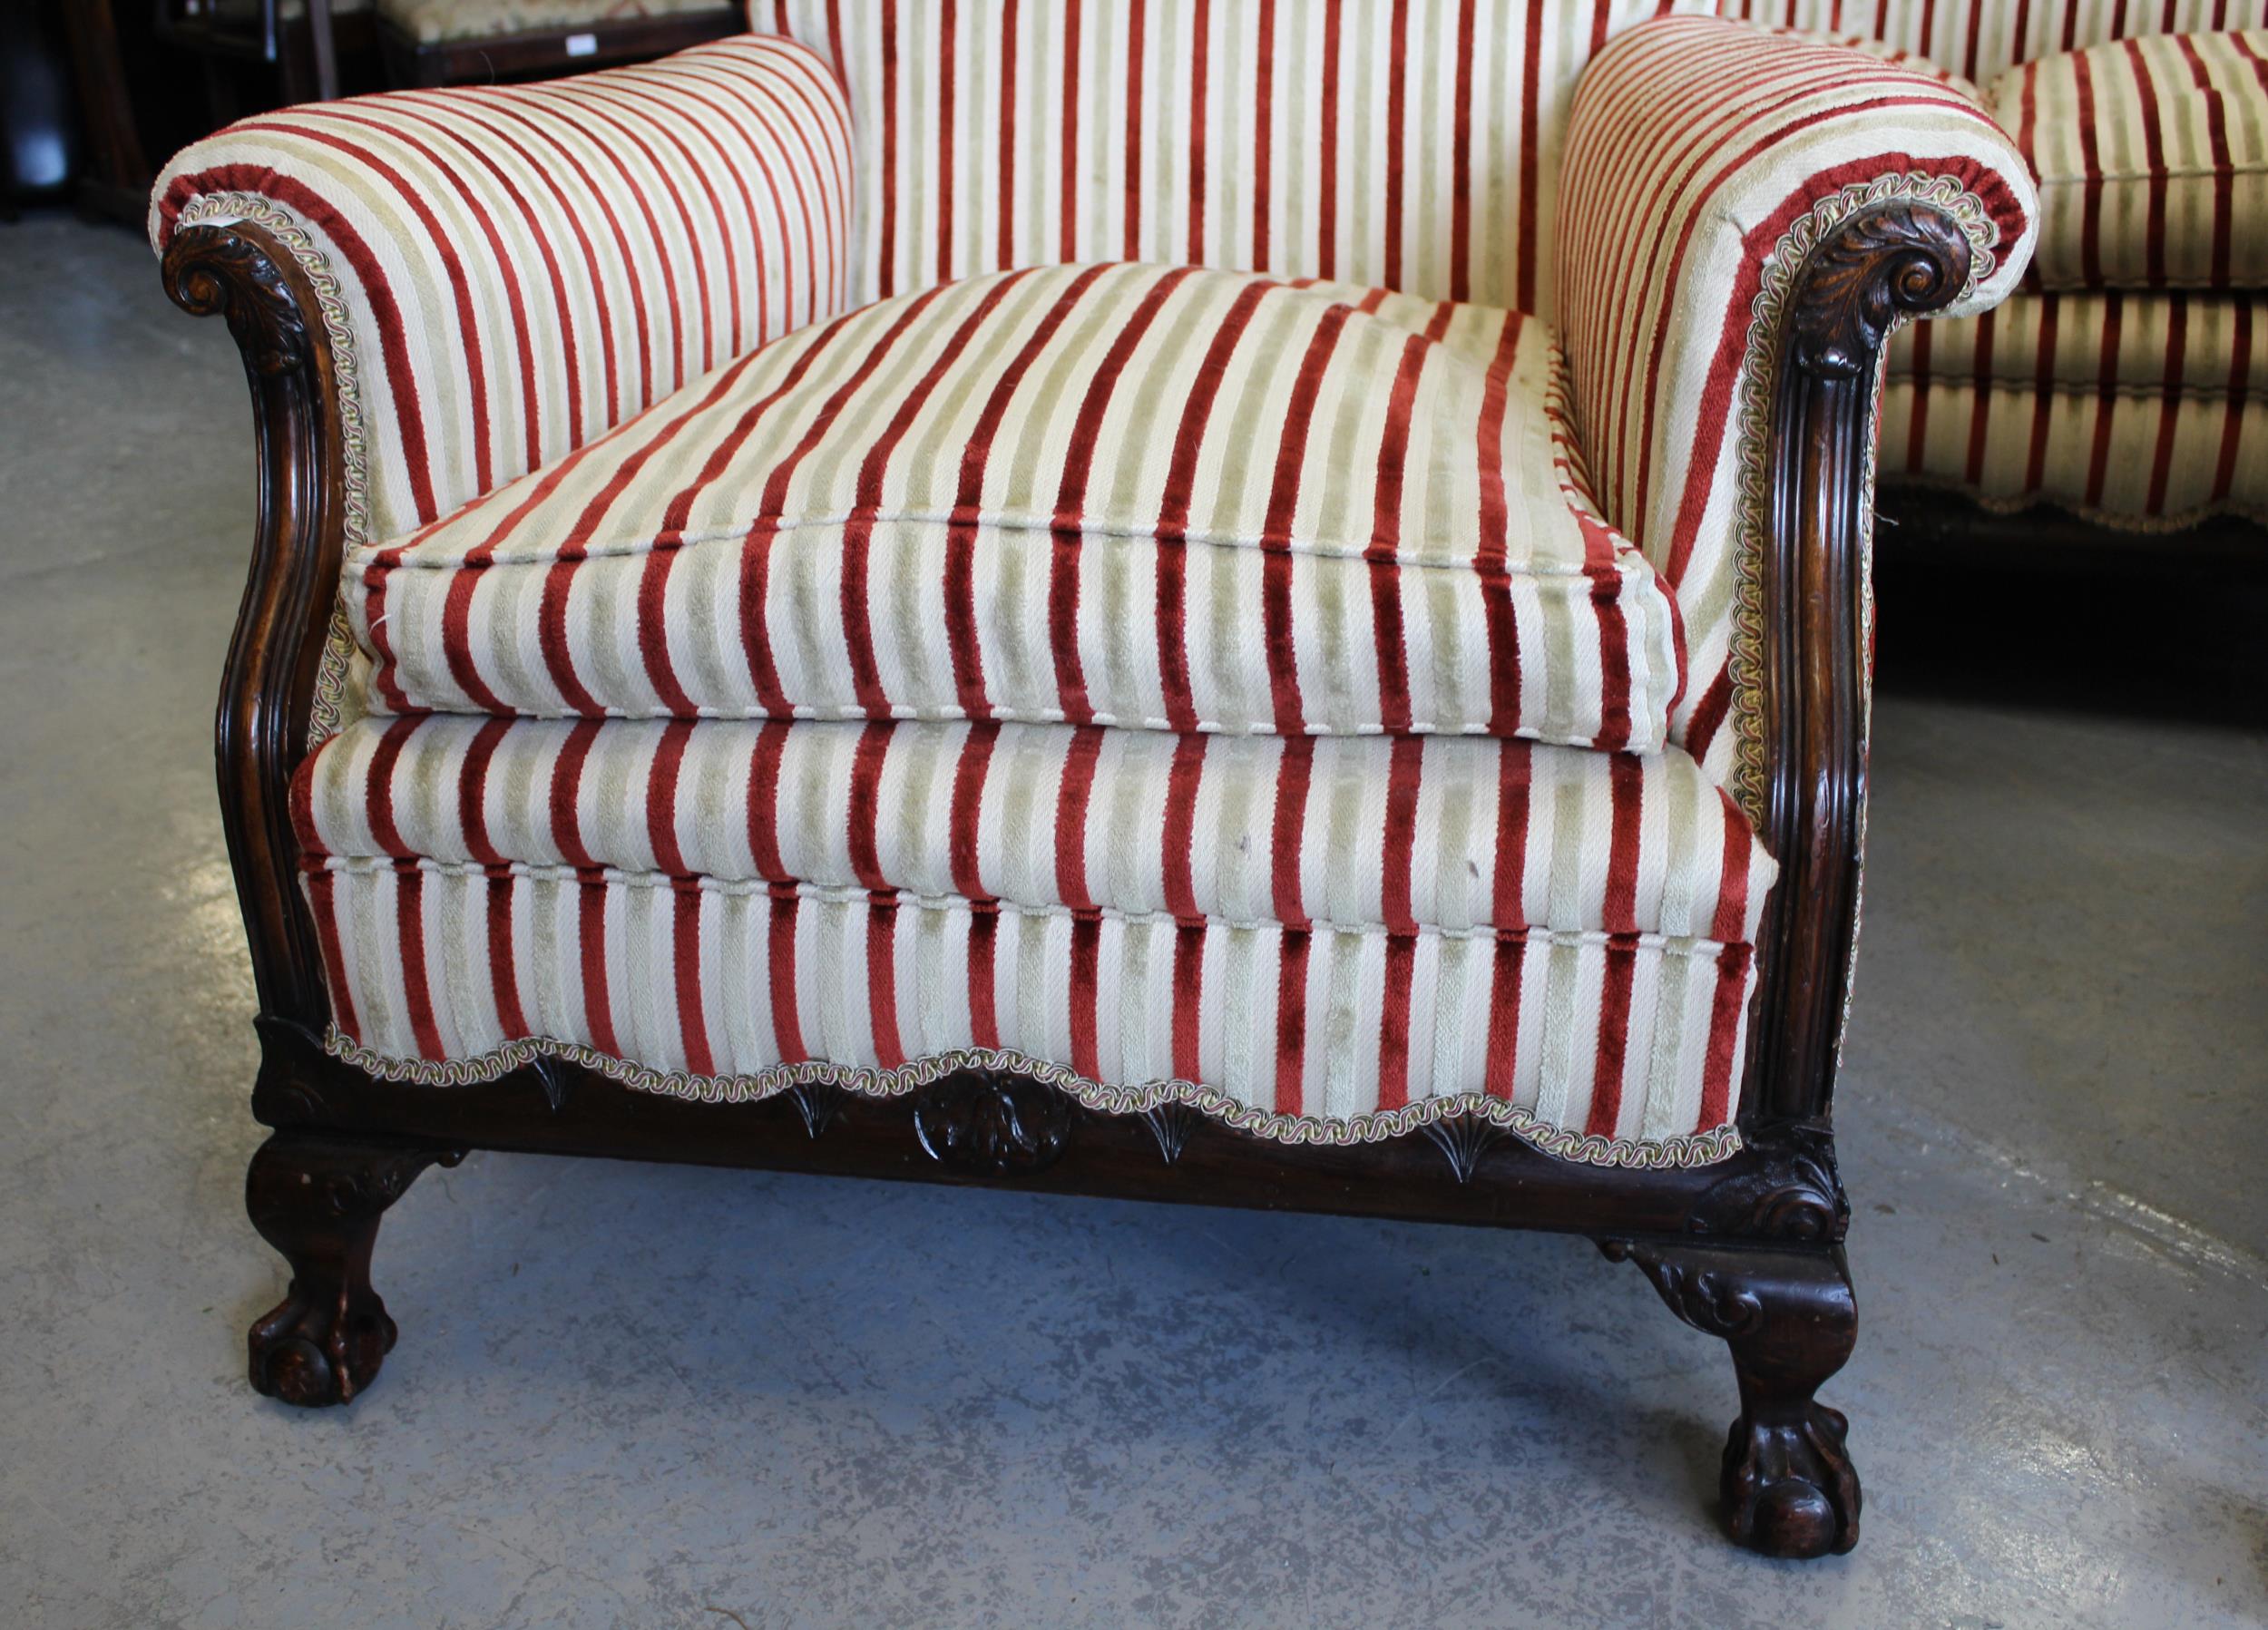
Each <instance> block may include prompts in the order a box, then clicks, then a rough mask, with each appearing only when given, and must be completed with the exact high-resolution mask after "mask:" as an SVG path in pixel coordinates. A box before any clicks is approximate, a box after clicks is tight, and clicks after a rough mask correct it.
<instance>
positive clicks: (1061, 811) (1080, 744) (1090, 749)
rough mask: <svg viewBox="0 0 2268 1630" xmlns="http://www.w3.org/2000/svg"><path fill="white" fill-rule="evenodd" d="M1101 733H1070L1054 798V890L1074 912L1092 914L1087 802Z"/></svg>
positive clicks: (1087, 728) (1089, 728)
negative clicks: (1088, 869) (1061, 774)
mask: <svg viewBox="0 0 2268 1630" xmlns="http://www.w3.org/2000/svg"><path fill="white" fill-rule="evenodd" d="M1102 737H1103V730H1102V727H1100V725H1082V726H1080V727H1079V728H1077V729H1075V730H1073V731H1072V732H1071V736H1070V744H1069V746H1068V747H1066V749H1065V751H1064V754H1063V778H1062V782H1061V786H1059V787H1058V788H1057V789H1056V795H1055V887H1056V893H1057V897H1058V898H1060V899H1061V901H1062V903H1064V904H1065V905H1067V906H1069V907H1070V908H1071V909H1072V910H1073V911H1093V910H1095V909H1096V907H1095V902H1094V899H1093V897H1092V896H1091V895H1090V894H1089V893H1087V800H1088V797H1089V795H1091V794H1092V793H1093V791H1094V786H1095V764H1096V761H1097V760H1098V759H1099V758H1100V756H1102Z"/></svg>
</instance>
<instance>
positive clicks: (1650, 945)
mask: <svg viewBox="0 0 2268 1630" xmlns="http://www.w3.org/2000/svg"><path fill="white" fill-rule="evenodd" d="M405 865H414V866H415V867H416V868H417V870H418V871H420V872H428V873H432V874H435V875H437V876H442V877H462V878H472V877H479V878H487V877H493V876H495V875H496V874H497V869H496V868H493V867H489V866H485V865H483V864H481V863H480V862H478V861H451V860H434V859H431V858H429V857H427V856H425V855H419V856H417V857H415V859H412V860H406V861H405V860H398V859H395V858H393V857H390V856H383V855H380V856H372V855H344V854H330V855H323V856H319V857H318V856H315V855H304V854H303V855H302V857H301V861H300V869H301V870H302V871H303V872H306V871H314V870H318V869H319V870H322V871H326V872H335V873H344V874H347V875H350V876H365V877H368V876H376V875H378V874H384V873H388V872H398V871H400V870H401V869H402V868H403V867H404V866H405ZM502 870H503V872H504V873H507V874H510V875H511V876H513V877H524V878H527V879H528V880H530V881H531V882H534V883H574V884H578V885H580V884H582V883H585V882H587V881H589V880H590V879H591V878H592V877H593V876H595V877H597V878H598V879H599V880H600V881H601V882H603V883H606V884H607V885H609V886H610V887H612V886H617V885H619V886H621V887H623V888H634V889H651V890H660V891H663V892H674V891H675V890H677V889H679V887H681V886H683V885H686V884H691V885H692V886H693V887H695V888H697V889H699V890H701V891H702V892H703V893H718V894H724V895H728V896H741V897H755V896H759V895H761V896H767V897H768V896H770V895H771V894H772V893H775V892H776V891H777V890H778V889H781V888H787V887H792V888H793V889H794V891H795V893H796V896H797V899H801V900H816V901H819V902H821V903H826V904H834V905H862V906H863V905H866V904H869V903H872V902H873V901H874V899H875V896H877V895H882V896H886V897H887V898H888V899H890V900H892V901H894V902H895V903H898V904H900V905H914V906H920V907H925V908H928V909H930V910H934V911H950V910H952V909H953V908H954V907H956V906H966V907H974V906H976V905H978V904H989V905H991V906H992V908H993V909H994V910H997V911H1003V912H1013V913H1016V914H1017V915H1019V916H1024V917H1061V918H1063V919H1066V920H1071V919H1076V918H1080V917H1089V918H1095V917H1103V918H1109V919H1110V920H1112V921H1114V922H1130V923H1139V924H1146V925H1156V926H1161V927H1175V926H1178V925H1179V923H1180V922H1181V919H1180V918H1178V917H1176V916H1175V915H1174V914H1173V913H1171V912H1162V911H1156V912H1134V911H1126V910H1124V909H1122V908H1119V907H1117V906H1097V907H1096V908H1095V909H1094V910H1093V911H1091V912H1090V911H1080V910H1074V909H1073V908H1072V907H1070V906H1068V905H1062V904H1060V903H1058V904H1043V905H1029V904H1024V903H1019V902H1016V901H1011V900H997V901H990V902H977V901H973V900H971V899H970V898H969V897H968V896H967V895H965V894H924V893H920V892H918V891H916V890H914V889H902V888H891V889H867V888H863V887H861V886H859V885H858V884H855V883H850V884H842V883H803V882H797V883H793V884H785V883H768V882H766V881H765V880H763V879H762V878H745V879H744V878H725V877H711V876H708V875H706V874H681V875H680V874H675V873H670V872H655V871H642V870H638V869H635V868H631V867H625V866H594V867H590V868H587V869H586V868H579V867H575V866H570V865H562V864H553V863H549V862H534V861H520V860H515V861H509V862H506V863H505V864H504V865H503V868H502ZM1202 921H1203V922H1205V924H1206V926H1207V927H1208V928H1223V929H1230V930H1241V929H1251V930H1266V929H1282V928H1287V927H1304V928H1305V929H1306V930H1308V931H1309V932H1315V933H1335V934H1354V935H1360V936H1365V937H1370V938H1381V937H1384V938H1406V937H1408V936H1397V935H1394V934H1393V932H1392V931H1391V930H1389V929H1388V928H1387V926H1386V925H1385V924H1384V923H1383V922H1333V921H1330V920H1328V919H1325V918H1322V917H1311V918H1309V919H1307V921H1306V922H1305V923H1304V924H1287V923H1284V922H1278V921H1276V919H1275V918H1272V917H1248V918H1247V917H1222V916H1217V915H1211V914H1207V916H1205V917H1204V918H1203V919H1202ZM1429 935H1430V936H1432V937H1433V938H1436V939H1442V940H1480V941H1491V942H1493V941H1497V940H1518V941H1520V942H1522V943H1535V942H1541V943H1544V944H1548V945H1562V946H1569V947H1576V946H1583V945H1601V946H1603V945H1636V946H1637V947H1638V948H1640V949H1641V950H1647V951H1659V952H1662V954H1664V955H1665V956H1691V957H1698V958H1703V959H1706V960H1712V961H1713V960H1715V959H1716V957H1717V956H1718V955H1719V954H1720V953H1721V952H1724V951H1725V950H1726V949H1728V945H1727V943H1726V942H1725V941H1722V940H1710V939H1704V938H1702V937H1701V936H1699V935H1696V934H1669V933H1661V932H1646V933H1630V934H1620V933H1612V932H1608V931H1607V930H1605V929H1598V928H1550V927H1547V926H1543V925H1540V924H1532V923H1531V924H1529V925H1527V926H1525V927H1521V928H1517V929H1513V928H1495V927H1476V928H1443V927H1441V926H1439V925H1436V924H1432V923H1420V924H1419V925H1418V931H1417V937H1418V938H1420V939H1423V938H1425V937H1427V936H1429ZM1733 943H1734V944H1736V945H1741V946H1744V947H1745V942H1733Z"/></svg>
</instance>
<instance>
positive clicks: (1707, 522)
mask: <svg viewBox="0 0 2268 1630" xmlns="http://www.w3.org/2000/svg"><path fill="white" fill-rule="evenodd" d="M1565 164H1566V173H1565V175H1564V176H1563V178H1562V181H1561V188H1560V199H1561V203H1560V218H1559V255H1560V257H1561V262H1560V268H1559V288H1560V289H1561V290H1562V297H1561V309H1560V313H1559V317H1560V323H1561V333H1562V340H1563V344H1564V346H1565V347H1566V350H1567V354H1568V358H1569V381H1570V386H1571V389H1570V393H1569V394H1570V396H1571V402H1570V411H1571V412H1572V414H1573V415H1574V418H1575V429H1576V436H1577V439H1578V442H1579V450H1580V453H1581V454H1582V455H1583V458H1584V460H1585V462H1586V464H1587V465H1588V471H1587V473H1588V474H1589V479H1590V481H1591V483H1592V484H1593V489H1594V493H1595V496H1596V497H1597V498H1598V502H1599V503H1600V504H1601V506H1602V507H1603V508H1604V509H1605V510H1606V512H1607V513H1608V515H1609V517H1610V518H1612V519H1613V520H1615V521H1616V522H1618V524H1619V525H1620V526H1621V527H1622V528H1623V530H1624V531H1625V532H1629V533H1630V534H1632V535H1634V536H1636V537H1637V539H1638V540H1639V541H1640V542H1641V544H1642V545H1643V546H1644V548H1645V549H1646V551H1647V554H1648V556H1649V557H1650V558H1651V559H1652V560H1653V561H1654V562H1655V565H1656V566H1657V569H1658V570H1659V571H1661V572H1662V574H1663V575H1664V576H1665V577H1666V578H1667V580H1668V581H1669V582H1670V583H1671V584H1672V586H1673V589H1674V591H1675V594H1676V597H1677V606H1678V610H1679V613H1680V615H1681V617H1682V619H1683V622H1684V630H1685V639H1686V681H1685V688H1684V690H1683V692H1682V693H1681V695H1680V697H1679V699H1678V702H1677V706H1676V708H1674V709H1673V713H1672V720H1671V724H1672V729H1673V731H1674V732H1675V733H1676V734H1677V737H1678V739H1679V740H1680V741H1681V742H1682V743H1683V744H1684V745H1685V746H1686V747H1687V749H1688V750H1689V751H1691V752H1692V753H1693V754H1694V755H1695V756H1696V757H1698V758H1700V759H1701V760H1702V762H1703V764H1704V765H1705V766H1707V767H1708V768H1709V769H1710V770H1711V771H1712V772H1713V773H1714V774H1715V775H1716V776H1717V777H1718V778H1719V780H1720V781H1721V782H1722V783H1724V784H1725V785H1726V786H1729V788H1730V789H1731V791H1732V794H1733V795H1734V796H1735V798H1736V799H1737V800H1738V801H1739V802H1740V803H1741V804H1742V805H1743V806H1744V807H1745V809H1746V810H1747V811H1748V813H1749V814H1750V815H1752V816H1753V817H1754V818H1755V821H1756V822H1757V824H1758V826H1759V828H1760V830H1761V832H1762V835H1763V837H1764V840H1765V846H1766V847H1767V848H1768V849H1769V850H1770V851H1771V852H1772V854H1773V855H1774V858H1776V859H1777V860H1778V861H1779V863H1780V877H1779V882H1778V883H1777V884H1776V885H1775V886H1774V890H1773V893H1772V897H1771V900H1770V902H1769V903H1768V904H1767V907H1766V911H1765V922H1764V923H1763V926H1762V929H1761V931H1760V932H1759V935H1758V941H1757V943H1758V947H1759V953H1760V955H1761V957H1762V970H1761V972H1762V978H1761V981H1760V986H1759V991H1758V995H1757V998H1756V1007H1755V1023H1754V1024H1753V1025H1752V1026H1751V1028H1750V1032H1749V1039H1750V1047H1749V1057H1748V1059H1747V1063H1746V1069H1745V1078H1744V1082H1743V1087H1742V1092H1741V1106H1742V1107H1741V1116H1742V1122H1743V1125H1744V1127H1746V1128H1747V1129H1748V1131H1749V1133H1750V1135H1751V1136H1752V1137H1757V1138H1759V1139H1760V1140H1766V1139H1769V1138H1772V1137H1795V1138H1797V1139H1799V1140H1800V1139H1801V1137H1804V1136H1805V1135H1806V1134H1805V1133H1804V1127H1810V1126H1815V1125H1817V1124H1820V1123H1823V1122H1824V1121H1825V1119H1826V1118H1827V1116H1828V1113H1829V1105H1830V1101H1831V1098H1832V1094H1833V1083H1834V1077H1835V1070H1836V1066H1837V1062H1838V1059H1839V1056H1840V1053H1841V1049H1842V1036H1843V1016H1844V1014H1845V1012H1846V1011H1847V1009H1848V1003H1849V997H1850V988H1851V987H1850V981H1851V972H1852V969H1853V951H1854V948H1855V944H1856V937H1857V927H1858V910H1859V880H1860V869H1861V864H1862V853H1863V848H1864V831H1865V804H1866V759H1867V747H1866V731H1867V717H1868V700H1867V687H1868V676H1869V671H1870V667H1871V653H1870V644H1871V637H1872V627H1871V602H1870V600H1869V598H1868V592H1869V591H1868V584H1867V566H1868V542H1869V540H1870V538H1871V536H1872V498H1873V464H1874V444H1875V431H1876V425H1875V418H1876V412H1875V409H1876V405H1877V403H1878V402H1879V400H1880V395H1881V377H1882V372H1881V364H1882V347H1883V346H1884V344H1885V343H1886V342H1887V340H1888V338H1889V337H1890V335H1891V333H1892V330H1893V329H1894V328H1895V327H1897V325H1898V324H1899V323H1900V322H1901V321H1903V320H1905V319H1907V318H1910V317H1925V316H1931V315H1936V314H1939V313H1941V312H1947V311H1957V310H1977V309H1980V308H1982V307H1988V306H1989V305H1991V304H1992V303H1993V302H1995V301H1997V300H1998V299H1999V298H2001V297H2002V296H2003V295H2005V294H2006V293H2007V292H2008V290H2009V288H2012V287H2013V286H2014V284H2015V283H2016V281H2017V279H2018V278H2019V277H2020V276H2021V275H2022V273H2023V270H2024V266H2025V263H2026V262H2027V260H2028V259H2029V258H2030V254H2031V249H2032V244H2033V240H2034V238H2035V236H2036V233H2037V228H2036V225H2035V221H2036V220H2037V215H2038V209H2037V203H2036V200H2035V197H2034V193H2033V190H2032V184H2031V181H2030V178H2029V176H2028V172H2027V171H2026V168H2025V165H2024V161H2023V160H2022V158H2021V157H2020V156H2019V154H2018V153H2017V151H2016V150H2015V149H2014V147H2013V146H2012V145H2011V144H2010V143H2009V140H2008V138H2007V137H2006V136H2005V135H2004V134H2002V133H2001V132H2000V131H1999V129H1998V128H1997V127H1996V126H1994V125H1993V123H1992V122H1991V121H1990V120H1989V118H1988V117H1987V116H1986V115H1985V113H1984V112H1983V110H1982V109H1980V108H1979V107H1978V106H1977V105H1976V103H1975V102H1973V101H1971V100H1970V97H1969V96H1968V95H1967V94H1965V93H1963V92H1962V91H1961V90H1960V89H1959V88H1956V87H1953V86H1950V85H1948V84H1946V83H1943V82H1941V81H1940V80H1939V79H1936V78H1933V77H1931V76H1930V75H1928V74H1925V73H1918V72H1914V71H1911V70H1908V69H1904V68H1901V67H1899V66H1896V65H1894V64H1892V63H1884V62H1882V61H1881V60H1879V59H1878V58H1875V57H1872V56H1870V55H1867V54H1862V53H1860V52H1856V51H1853V50H1851V49H1849V48H1847V47H1844V46H1840V45H1835V44H1822V43H1819V42H1816V41H1812V40H1805V39H1802V38H1798V37H1794V36H1789V35H1785V34H1771V33H1767V32H1765V31H1763V30H1758V29H1753V28H1749V27H1746V26H1745V25H1743V24H1727V23H1720V22H1716V21H1713V20H1706V19H1670V20H1663V21H1660V22H1657V23H1652V24H1646V25H1644V26H1641V27H1639V28H1637V29H1634V30H1632V31H1631V32H1630V33H1629V34H1627V35H1625V36H1623V37H1622V38H1621V39H1620V40H1618V42H1616V44H1613V45H1611V46H1610V47H1608V50H1607V51H1605V52H1603V53H1601V54H1600V55H1599V56H1598V58H1597V59H1595V60H1594V61H1593V63H1591V66H1590V67H1589V70H1588V71H1587V73H1586V75H1585V77H1584V80H1583V82H1582V83H1581V84H1580V85H1579V87H1578V90H1577V96H1576V105H1575V110H1574V115H1573V121H1572V125H1571V128H1570V131H1569V141H1568V147H1567V150H1566V158H1565Z"/></svg>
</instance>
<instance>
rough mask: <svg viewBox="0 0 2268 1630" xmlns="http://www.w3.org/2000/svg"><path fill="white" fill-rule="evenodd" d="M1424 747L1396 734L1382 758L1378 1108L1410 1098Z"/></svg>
mask: <svg viewBox="0 0 2268 1630" xmlns="http://www.w3.org/2000/svg"><path fill="white" fill-rule="evenodd" d="M1424 752H1425V744H1424V742H1423V741H1422V739H1421V738H1420V737H1414V736H1399V737H1395V738H1394V742H1393V747H1392V748H1390V749H1389V752H1388V757H1387V761H1386V818H1385V828H1384V832H1383V840H1382V851H1381V854H1380V864H1381V890H1380V900H1379V914H1380V916H1382V917H1383V919H1384V920H1385V925H1386V969H1385V993H1384V997H1383V1005H1382V1006H1381V1008H1380V1010H1379V1021H1378V1107H1379V1108H1381V1109H1399V1108H1402V1107H1403V1105H1405V1104H1407V1103H1408V1102H1409V1101H1410V983H1411V978H1412V975H1413V971H1414V969H1415V964H1416V953H1417V932H1418V924H1417V919H1416V917H1415V915H1414V914H1413V912H1412V910H1411V904H1410V873H1411V868H1412V864H1413V857H1414V854H1415V851H1416V847H1417V806H1418V789H1419V786H1420V783H1421V780H1422V772H1423V769H1424V764H1425V759H1424Z"/></svg>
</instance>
